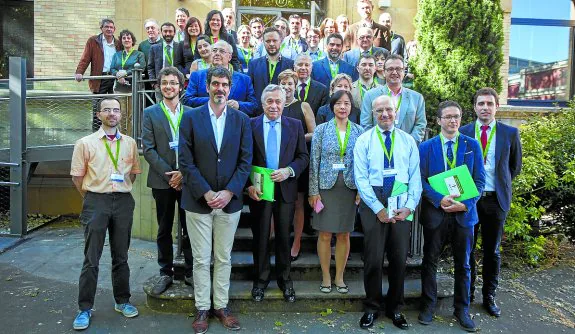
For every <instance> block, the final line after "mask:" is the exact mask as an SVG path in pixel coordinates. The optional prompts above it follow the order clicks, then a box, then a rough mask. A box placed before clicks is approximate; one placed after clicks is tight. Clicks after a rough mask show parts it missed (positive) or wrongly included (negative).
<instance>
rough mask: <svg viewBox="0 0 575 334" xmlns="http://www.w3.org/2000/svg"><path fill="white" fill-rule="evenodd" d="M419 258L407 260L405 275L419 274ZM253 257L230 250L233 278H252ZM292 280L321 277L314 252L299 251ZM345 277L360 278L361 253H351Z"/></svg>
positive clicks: (273, 257) (311, 279)
mask: <svg viewBox="0 0 575 334" xmlns="http://www.w3.org/2000/svg"><path fill="white" fill-rule="evenodd" d="M270 262H271V272H272V279H275V274H274V273H275V256H273V255H272V256H271V260H270ZM387 265H388V263H387V261H385V263H384V274H386V270H385V269H386V268H387ZM420 266H421V258H418V257H414V258H408V260H407V275H406V276H407V277H412V276H417V277H418V276H419V267H420ZM253 268H254V259H253V254H252V252H236V251H233V252H232V274H231V278H232V279H233V280H250V279H252V277H253V276H252V274H253ZM331 269H332V272H334V274H335V261H334V260H331ZM291 277H292V280H294V281H296V280H298V281H299V280H305V281H314V280H320V279H321V277H322V274H321V266H320V264H319V257H318V256H317V254H316V253H311V252H304V253H301V255H300V257H299V259H298V260H297V261H295V262H292V264H291ZM345 277H346V278H348V279H361V278H362V277H363V261H362V260H361V253H351V259H350V260H348V262H347V265H346V270H345Z"/></svg>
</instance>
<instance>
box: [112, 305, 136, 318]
mask: <svg viewBox="0 0 575 334" xmlns="http://www.w3.org/2000/svg"><path fill="white" fill-rule="evenodd" d="M114 309H115V310H116V312H120V313H122V315H123V316H124V317H126V318H133V317H135V316H137V315H138V309H137V308H136V307H135V306H134V305H132V304H130V303H125V304H114Z"/></svg>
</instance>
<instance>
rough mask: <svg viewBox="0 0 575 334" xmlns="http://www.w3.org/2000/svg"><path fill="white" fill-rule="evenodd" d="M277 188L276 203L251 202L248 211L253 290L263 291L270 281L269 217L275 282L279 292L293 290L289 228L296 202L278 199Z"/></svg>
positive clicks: (277, 190)
mask: <svg viewBox="0 0 575 334" xmlns="http://www.w3.org/2000/svg"><path fill="white" fill-rule="evenodd" d="M279 188H280V187H279V185H276V192H275V202H268V201H260V202H256V201H251V203H250V212H251V214H252V217H253V223H252V232H253V235H254V239H253V245H252V246H253V254H254V269H255V275H254V287H258V288H262V289H265V288H266V287H267V286H268V284H269V282H270V274H271V269H270V268H271V263H270V248H271V242H270V231H271V218H272V215H273V219H274V231H275V258H276V276H277V283H278V286H279V288H280V289H281V290H284V289H287V288H292V287H293V283H292V280H291V276H290V270H291V261H290V249H291V246H290V235H289V233H290V226H291V224H292V222H293V217H294V211H295V203H293V202H292V203H286V202H284V201H283V199H282V197H281V192H280V190H279Z"/></svg>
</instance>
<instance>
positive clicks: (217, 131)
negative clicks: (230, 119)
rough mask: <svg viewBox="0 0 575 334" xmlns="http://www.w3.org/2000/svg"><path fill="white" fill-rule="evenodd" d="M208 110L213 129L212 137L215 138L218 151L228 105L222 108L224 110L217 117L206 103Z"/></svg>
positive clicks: (222, 136)
mask: <svg viewBox="0 0 575 334" xmlns="http://www.w3.org/2000/svg"><path fill="white" fill-rule="evenodd" d="M208 110H209V111H210V121H212V130H214V137H215V138H216V147H217V148H218V152H219V151H220V147H221V146H222V138H224V130H225V128H226V116H227V113H228V107H227V106H226V107H225V108H224V112H223V113H222V114H221V115H220V117H219V118H217V117H216V114H215V113H214V111H213V110H212V107H211V106H210V104H209V103H208Z"/></svg>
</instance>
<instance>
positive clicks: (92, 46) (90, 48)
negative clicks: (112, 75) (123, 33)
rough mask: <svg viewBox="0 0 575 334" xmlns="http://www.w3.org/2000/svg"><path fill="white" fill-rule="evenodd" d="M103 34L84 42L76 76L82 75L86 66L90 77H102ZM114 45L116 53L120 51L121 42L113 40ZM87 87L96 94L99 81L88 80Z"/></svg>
mask: <svg viewBox="0 0 575 334" xmlns="http://www.w3.org/2000/svg"><path fill="white" fill-rule="evenodd" d="M102 38H104V36H103V34H99V35H95V36H92V37H90V38H89V39H88V41H87V42H86V46H85V47H84V52H82V56H81V57H80V62H78V67H76V72H75V73H76V74H84V72H86V69H87V68H88V65H90V64H91V66H90V76H97V75H102V73H103V71H104V47H103V46H102ZM114 45H115V46H116V51H120V50H122V42H121V41H120V40H119V39H117V38H114ZM88 86H89V87H90V90H91V91H92V92H93V93H96V92H98V90H99V89H100V80H89V81H88Z"/></svg>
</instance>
